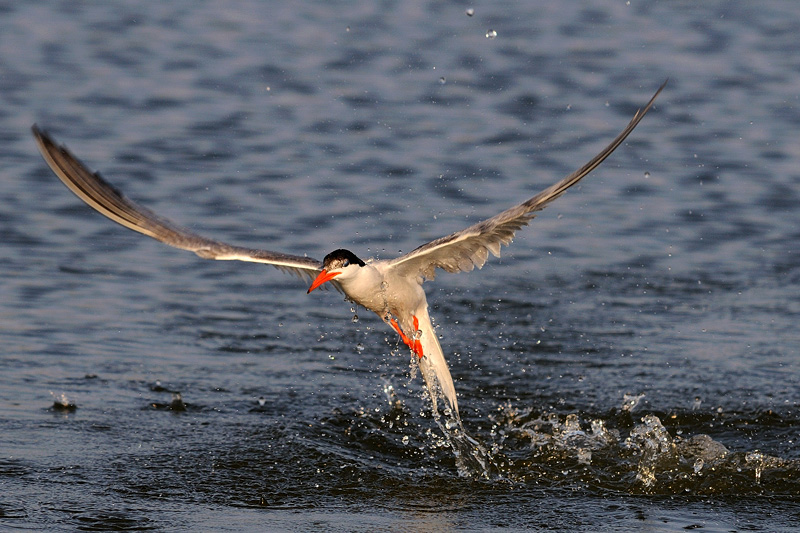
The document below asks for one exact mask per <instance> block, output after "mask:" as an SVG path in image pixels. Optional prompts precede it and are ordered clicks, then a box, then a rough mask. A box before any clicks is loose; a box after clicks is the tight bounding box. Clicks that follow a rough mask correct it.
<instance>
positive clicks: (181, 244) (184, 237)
mask: <svg viewBox="0 0 800 533" xmlns="http://www.w3.org/2000/svg"><path fill="white" fill-rule="evenodd" d="M32 130H33V136H34V137H35V138H36V142H37V144H38V146H39V150H40V151H41V153H42V157H44V160H45V161H46V162H47V164H48V165H49V166H50V168H51V169H52V171H53V172H54V173H55V174H56V176H58V177H59V178H60V179H61V181H62V182H64V184H65V185H66V186H67V187H69V189H70V190H71V191H72V192H74V193H75V194H76V195H77V196H78V197H79V198H80V199H81V200H83V201H84V202H86V203H87V204H88V205H89V206H91V207H92V208H94V209H95V210H97V211H99V212H100V213H102V214H103V215H105V216H106V217H108V218H110V219H111V220H113V221H114V222H117V223H119V224H121V225H123V226H125V227H126V228H129V229H132V230H134V231H137V232H139V233H142V234H144V235H147V236H148V237H152V238H153V239H156V240H158V241H161V242H163V243H165V244H168V245H170V246H173V247H175V248H180V249H182V250H188V251H191V252H194V253H196V254H197V255H199V256H200V257H202V258H204V259H217V260H238V261H251V262H256V263H267V264H270V265H272V266H274V267H276V268H278V269H280V270H283V271H285V272H290V273H292V274H295V275H297V276H299V277H301V278H305V279H309V280H311V279H313V278H314V277H315V276H316V275H317V273H318V272H319V270H320V269H321V268H322V263H321V262H320V261H317V260H316V259H311V258H309V257H304V256H297V255H289V254H283V253H280V252H271V251H268V250H254V249H250V248H243V247H239V246H232V245H230V244H226V243H224V242H220V241H216V240H213V239H208V238H206V237H203V236H201V235H198V234H196V233H194V232H192V231H190V230H188V229H186V228H183V227H181V226H179V225H177V224H175V223H173V222H171V221H169V220H167V219H165V218H162V217H160V216H159V215H157V214H155V213H153V212H152V211H150V210H149V209H147V208H145V207H142V206H140V205H138V204H136V203H135V202H133V201H132V200H130V199H128V198H126V197H125V196H124V195H123V194H122V193H121V192H120V191H119V190H117V189H116V188H115V187H114V186H113V185H111V184H110V183H108V182H107V181H106V180H105V179H103V177H102V176H100V174H99V173H96V172H92V171H90V170H89V169H88V168H86V166H85V165H84V164H83V163H81V162H80V161H79V160H78V159H77V158H76V157H75V156H73V155H72V154H71V153H70V152H69V151H68V150H67V149H66V148H64V147H63V146H58V145H57V144H55V142H53V140H52V139H51V138H50V136H49V135H47V134H46V133H45V132H43V131H42V130H40V129H39V128H38V127H36V125H34V126H33V128H32Z"/></svg>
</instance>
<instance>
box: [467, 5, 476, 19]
mask: <svg viewBox="0 0 800 533" xmlns="http://www.w3.org/2000/svg"><path fill="white" fill-rule="evenodd" d="M474 14H475V8H474V7H468V8H467V16H468V17H471V16H472V15H474Z"/></svg>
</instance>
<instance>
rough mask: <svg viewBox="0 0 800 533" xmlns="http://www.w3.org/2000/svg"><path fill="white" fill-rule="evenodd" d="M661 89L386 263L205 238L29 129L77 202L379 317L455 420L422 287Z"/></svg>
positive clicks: (489, 246)
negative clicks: (539, 179)
mask: <svg viewBox="0 0 800 533" xmlns="http://www.w3.org/2000/svg"><path fill="white" fill-rule="evenodd" d="M665 85H666V82H664V84H663V85H661V87H659V89H658V90H657V91H656V93H655V94H654V95H653V97H652V98H651V99H650V101H649V102H648V103H647V105H645V106H644V107H643V108H641V109H639V110H638V111H637V112H636V113H635V114H634V116H633V118H632V119H631V121H630V122H629V123H628V125H627V126H626V127H625V129H623V130H622V132H620V134H619V135H617V136H616V137H615V138H614V140H613V141H611V143H609V144H608V146H606V147H605V148H603V150H602V151H601V152H600V153H598V154H597V155H596V156H594V157H593V158H592V159H591V160H589V161H588V162H587V163H586V164H584V165H583V166H581V167H580V168H579V169H577V170H576V171H575V172H573V173H571V174H569V175H568V176H566V177H565V178H563V179H562V180H561V181H559V182H557V183H555V184H554V185H551V186H550V187H548V188H546V189H544V190H543V191H541V192H540V193H539V194H537V195H535V196H533V197H531V198H529V199H528V200H525V201H524V202H522V203H520V204H518V205H515V206H513V207H511V208H509V209H506V210H505V211H503V212H502V213H500V214H498V215H495V216H493V217H491V218H487V219H486V220H482V221H480V222H477V223H476V224H473V225H471V226H469V227H468V228H466V229H463V230H461V231H457V232H455V233H452V234H450V235H447V236H445V237H441V238H439V239H436V240H433V241H431V242H428V243H426V244H423V245H422V246H419V247H418V248H416V249H414V250H412V251H411V252H409V253H407V254H405V255H402V256H400V257H397V258H394V259H388V260H384V259H381V260H372V259H370V260H367V261H364V260H362V259H360V258H359V257H358V256H356V255H355V254H354V253H353V252H351V251H349V250H344V249H339V250H334V251H332V252H331V253H329V254H328V255H326V256H325V257H324V259H323V260H322V261H318V260H316V259H312V258H310V257H306V256H301V255H291V254H285V253H280V252H273V251H269V250H259V249H253V248H246V247H241V246H234V245H230V244H227V243H224V242H221V241H218V240H214V239H209V238H207V237H203V236H201V235H198V234H197V233H195V232H193V231H190V230H188V229H186V228H184V227H182V226H180V225H178V224H175V223H173V222H172V221H170V220H167V219H166V218H163V217H161V216H159V215H157V214H155V213H153V212H152V211H150V210H149V209H147V208H145V207H142V206H140V205H138V204H136V203H135V202H133V201H132V200H130V199H128V198H127V197H126V196H124V195H123V194H122V193H121V192H120V191H119V190H117V189H116V188H115V187H114V186H113V185H111V184H110V183H108V182H107V181H106V180H105V179H104V178H103V177H102V176H101V175H100V174H99V173H96V172H92V171H91V170H89V169H88V168H87V167H86V166H85V165H84V164H83V163H82V162H81V161H80V160H78V159H77V158H76V157H75V156H74V155H72V153H70V151H69V150H68V149H67V148H66V147H64V146H60V145H58V144H56V143H55V142H54V141H53V139H52V138H51V137H50V136H49V135H48V134H47V133H45V132H44V131H42V130H41V129H39V128H38V127H37V126H36V125H35V124H34V125H33V126H32V130H33V135H34V137H35V139H36V142H37V144H38V147H39V150H40V151H41V153H42V156H43V157H44V160H45V161H46V162H47V164H48V165H49V167H50V168H51V170H52V171H53V172H54V173H55V174H56V176H58V177H59V178H60V179H61V181H62V182H64V184H65V185H66V186H67V187H68V188H69V189H70V190H71V191H72V192H73V193H75V194H76V195H77V196H78V197H79V198H80V199H81V200H83V201H84V202H86V203H87V204H88V205H89V206H91V207H92V208H94V209H95V210H97V211H99V212H100V213H102V214H103V215H105V216H106V217H108V218H110V219H111V220H113V221H114V222H117V223H119V224H121V225H123V226H125V227H127V228H129V229H132V230H133V231H137V232H139V233H142V234H144V235H147V236H149V237H152V238H153V239H156V240H158V241H161V242H163V243H165V244H168V245H170V246H173V247H175V248H179V249H182V250H188V251H191V252H194V253H195V254H197V255H198V256H200V257H202V258H204V259H217V260H236V261H251V262H256V263H266V264H268V265H272V266H274V267H276V268H278V269H280V270H282V271H285V272H289V273H293V274H296V275H298V276H300V277H301V278H306V279H307V280H308V281H310V282H311V285H310V287H309V288H308V293H310V292H311V291H313V290H314V289H316V288H318V287H320V286H322V285H323V284H325V283H330V284H331V285H334V286H335V287H336V288H337V289H338V290H340V291H341V292H343V293H344V295H345V297H346V299H347V300H349V301H350V302H353V303H355V304H357V305H359V306H361V307H364V308H366V309H368V310H370V311H373V312H374V313H376V314H377V315H378V316H379V317H380V318H381V320H383V321H384V322H385V323H386V324H388V325H389V326H390V327H391V328H392V329H393V330H394V331H395V332H397V333H398V334H399V335H400V338H401V339H402V341H403V342H404V343H405V344H406V345H407V346H408V347H409V348H410V351H411V352H412V358H415V359H417V361H418V363H419V368H420V370H421V373H422V377H423V379H424V381H425V384H426V386H427V388H428V393H429V395H430V398H431V400H432V402H433V412H434V413H438V411H437V407H436V398H437V397H439V396H441V395H443V397H444V399H445V400H446V401H447V403H448V404H449V406H450V408H451V409H452V412H454V413H455V415H456V417H457V416H458V402H457V399H456V390H455V386H454V385H453V379H452V377H451V376H450V370H449V369H448V368H447V362H446V361H445V358H444V354H443V352H442V348H441V346H440V344H439V339H438V335H437V333H436V331H435V330H434V328H433V326H432V324H431V319H430V316H429V315H428V302H427V299H426V297H425V291H424V290H423V288H422V284H423V282H425V281H427V280H433V279H434V277H435V275H436V269H442V270H444V271H445V272H450V273H455V272H468V271H471V270H473V269H474V268H475V267H478V268H481V267H483V265H484V263H486V260H487V259H488V258H489V254H490V253H491V254H492V255H494V256H495V257H499V256H500V249H501V246H503V245H509V244H510V243H511V241H512V239H513V237H514V234H515V232H516V231H517V230H519V229H520V228H522V227H523V226H526V225H528V223H529V222H530V221H531V219H533V218H534V216H535V213H536V212H537V211H539V210H541V209H543V208H544V207H545V206H547V205H548V204H549V203H550V202H552V201H553V200H555V199H556V198H558V197H559V196H561V195H562V194H564V192H565V191H566V190H567V189H569V188H570V187H572V186H573V185H575V184H576V183H578V182H579V181H580V180H581V179H582V178H584V177H585V176H586V175H587V174H589V173H590V172H591V171H593V170H594V169H595V168H597V167H598V166H599V165H600V163H602V162H603V161H604V160H605V159H606V158H607V157H608V156H609V155H611V153H612V152H613V151H614V150H616V149H617V148H618V147H619V146H620V144H622V142H623V141H624V140H625V139H626V138H627V137H628V135H629V134H630V133H631V132H632V131H633V129H634V128H635V127H636V126H637V125H638V124H639V122H640V121H641V120H642V118H644V116H645V114H647V112H648V111H649V110H650V108H651V107H652V106H653V103H654V102H655V100H656V98H657V97H658V95H659V94H660V93H661V91H662V90H663V89H664V86H665Z"/></svg>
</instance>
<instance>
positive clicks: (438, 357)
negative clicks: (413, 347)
mask: <svg viewBox="0 0 800 533" xmlns="http://www.w3.org/2000/svg"><path fill="white" fill-rule="evenodd" d="M416 317H417V319H419V331H421V332H422V336H421V337H420V338H419V341H420V342H421V343H422V353H423V354H424V356H423V357H422V359H420V360H419V368H420V371H421V372H422V378H423V379H424V380H425V384H426V385H427V386H428V391H429V392H430V395H431V401H432V402H433V411H434V413H436V412H437V410H436V399H437V397H439V396H443V397H444V399H445V400H446V401H447V403H448V404H449V405H450V408H451V409H452V410H453V412H454V414H455V415H456V416H458V401H457V400H456V388H455V386H454V385H453V378H452V377H451V376H450V370H449V369H448V368H447V361H445V359H444V354H443V353H442V347H441V346H440V345H439V338H438V336H437V335H436V331H435V330H434V329H433V326H432V324H431V319H430V316H428V310H427V309H425V310H424V311H423V312H420V313H418V314H417V315H416Z"/></svg>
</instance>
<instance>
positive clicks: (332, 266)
mask: <svg viewBox="0 0 800 533" xmlns="http://www.w3.org/2000/svg"><path fill="white" fill-rule="evenodd" d="M364 264H365V263H364V261H362V260H361V259H359V258H358V257H357V256H356V254H354V253H353V252H351V251H350V250H343V249H341V248H340V249H339V250H334V251H332V252H331V253H329V254H328V255H326V256H325V258H324V259H323V260H322V272H320V273H319V275H318V276H317V277H316V279H314V282H313V283H312V284H311V287H309V288H308V292H311V291H313V290H314V289H316V288H317V287H319V286H320V285H322V284H323V283H325V282H326V281H330V280H332V279H333V278H335V277H336V276H341V278H340V279H347V278H348V277H350V276H352V275H355V274H356V272H358V271H359V270H360V269H361V267H363V266H364Z"/></svg>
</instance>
